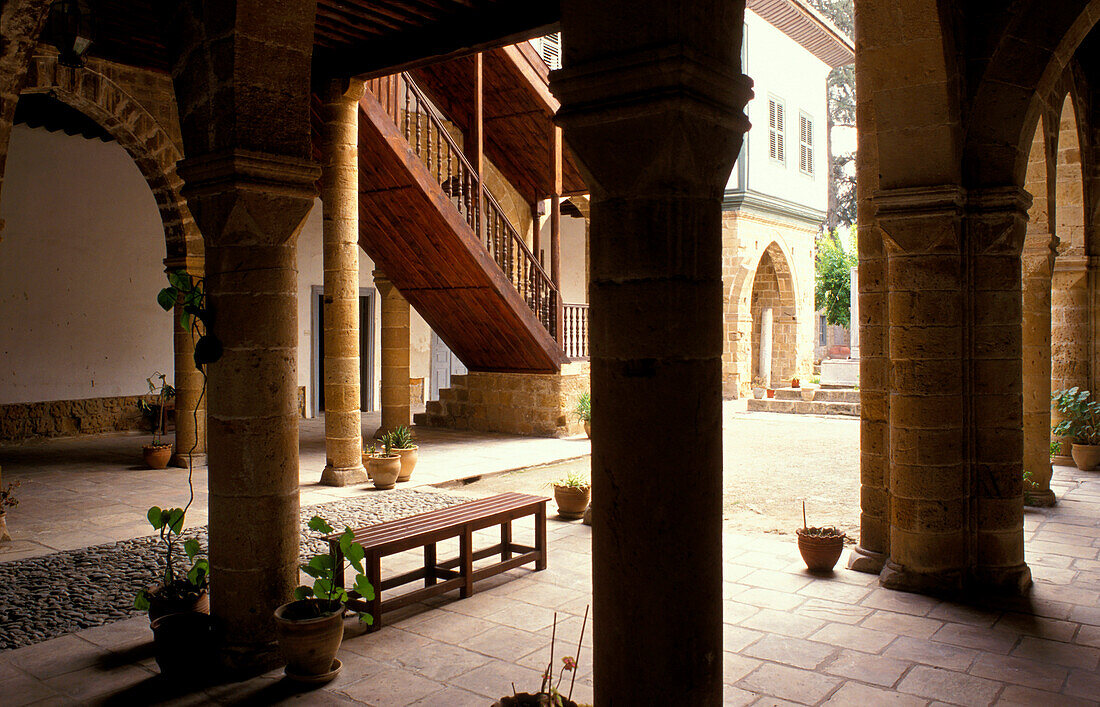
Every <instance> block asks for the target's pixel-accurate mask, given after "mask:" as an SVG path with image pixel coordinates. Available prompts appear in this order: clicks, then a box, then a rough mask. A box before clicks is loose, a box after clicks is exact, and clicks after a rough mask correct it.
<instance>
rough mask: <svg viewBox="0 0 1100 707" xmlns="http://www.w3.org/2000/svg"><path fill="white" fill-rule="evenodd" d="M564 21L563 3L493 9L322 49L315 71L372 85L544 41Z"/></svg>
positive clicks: (536, 0) (542, 0) (546, 0)
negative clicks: (431, 66)
mask: <svg viewBox="0 0 1100 707" xmlns="http://www.w3.org/2000/svg"><path fill="white" fill-rule="evenodd" d="M560 21H561V6H560V0H528V1H527V2H522V3H519V2H510V3H499V4H493V5H491V6H489V7H486V8H485V9H483V10H473V9H471V10H469V11H464V12H462V13H461V14H457V15H453V16H451V17H449V18H447V19H445V20H440V21H438V22H433V23H430V24H428V25H425V26H423V27H418V28H414V29H409V30H407V31H404V32H395V33H393V34H389V35H387V36H386V37H384V38H378V37H372V38H370V39H367V40H366V41H363V42H360V43H356V44H354V45H344V46H341V47H327V48H326V47H316V48H315V49H314V54H313V56H314V68H315V71H319V72H320V73H321V74H322V75H324V76H332V77H337V76H347V77H350V76H356V77H359V78H362V79H371V78H375V77H378V76H384V75H386V74H392V73H396V72H398V71H407V70H409V69H413V68H416V67H418V66H424V65H425V64H430V63H434V62H437V61H444V60H446V59H454V58H457V57H460V56H466V55H469V54H474V53H476V52H480V51H485V50H487V49H494V48H497V47H503V46H507V45H509V44H515V43H516V42H521V41H523V40H526V39H532V38H534V37H541V36H543V35H546V34H550V33H551V32H556V31H558V26H559V23H560Z"/></svg>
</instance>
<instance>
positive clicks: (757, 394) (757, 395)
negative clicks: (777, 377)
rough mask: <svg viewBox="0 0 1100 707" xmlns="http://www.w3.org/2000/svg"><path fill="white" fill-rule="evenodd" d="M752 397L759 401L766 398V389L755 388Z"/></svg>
mask: <svg viewBox="0 0 1100 707" xmlns="http://www.w3.org/2000/svg"><path fill="white" fill-rule="evenodd" d="M752 397H754V398H756V399H757V400H760V399H761V398H763V397H764V389H763V388H753V389H752Z"/></svg>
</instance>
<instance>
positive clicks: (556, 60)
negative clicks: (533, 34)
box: [539, 32, 561, 70]
mask: <svg viewBox="0 0 1100 707" xmlns="http://www.w3.org/2000/svg"><path fill="white" fill-rule="evenodd" d="M539 45H540V52H539V53H540V54H542V60H543V61H545V62H546V65H547V66H549V67H550V69H551V70H554V69H560V68H561V32H555V33H554V34H548V35H546V36H545V37H543V38H542V41H541V42H539Z"/></svg>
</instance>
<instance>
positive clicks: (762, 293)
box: [748, 241, 798, 387]
mask: <svg viewBox="0 0 1100 707" xmlns="http://www.w3.org/2000/svg"><path fill="white" fill-rule="evenodd" d="M790 263H791V259H790V258H789V257H788V255H787V254H786V253H785V252H784V251H783V248H782V247H781V246H780V245H779V242H778V241H772V242H771V243H770V244H768V246H767V247H766V248H764V251H763V252H762V253H761V254H760V258H759V259H758V260H757V265H756V268H755V270H754V271H753V277H752V280H751V283H750V288H751V289H750V291H749V313H750V316H751V320H750V322H749V326H750V327H751V331H750V339H749V340H750V342H751V344H750V356H749V361H748V363H749V371H750V375H749V381H750V382H751V381H753V380H755V379H756V378H757V376H760V377H762V378H764V383H765V385H767V386H770V387H781V386H784V385H788V384H789V383H790V379H791V378H792V377H794V376H795V375H797V370H798V330H797V322H798V319H797V308H796V303H797V301H798V300H797V296H796V289H795V288H796V285H795V278H794V273H793V271H792V270H791V265H790ZM768 309H770V310H771V315H770V319H771V340H770V349H771V357H770V358H771V360H770V375H767V374H768V371H765V370H763V368H762V363H763V362H762V360H761V351H762V350H764V349H765V348H767V344H768V343H769V342H765V341H764V338H765V337H766V336H767V324H766V323H765V318H766V317H767V314H766V310H768Z"/></svg>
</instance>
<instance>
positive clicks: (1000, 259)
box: [966, 187, 1031, 594]
mask: <svg viewBox="0 0 1100 707" xmlns="http://www.w3.org/2000/svg"><path fill="white" fill-rule="evenodd" d="M1029 206H1031V195H1030V194H1028V193H1027V192H1026V191H1024V190H1023V189H1022V188H1019V187H1003V188H989V189H982V190H974V189H971V190H970V193H969V194H968V195H967V220H966V244H967V247H968V254H967V259H968V264H967V270H968V273H969V292H968V297H969V300H970V301H969V312H968V315H969V316H968V321H967V328H968V331H967V345H968V349H969V351H968V352H967V355H968V356H969V359H970V361H969V370H968V385H967V387H968V391H967V392H968V394H969V395H968V397H969V400H968V409H967V418H968V423H969V427H970V429H969V430H968V440H967V441H968V444H969V445H971V448H970V453H969V456H970V459H969V474H968V476H969V479H970V485H971V489H972V491H971V496H972V497H971V517H970V521H969V522H970V526H971V528H972V531H971V532H972V538H971V542H972V543H973V546H972V547H973V560H972V573H973V579H974V581H975V582H976V583H977V585H978V586H979V587H981V588H985V589H992V590H994V591H1005V592H1009V593H1013V594H1015V593H1020V592H1022V591H1023V590H1024V589H1026V588H1027V587H1028V586H1029V585H1030V584H1031V570H1030V569H1028V566H1027V565H1026V564H1025V563H1024V485H1023V473H1024V419H1023V411H1024V403H1023V296H1022V282H1023V280H1022V275H1021V253H1022V251H1023V245H1024V236H1025V233H1026V231H1027V210H1028V207H1029Z"/></svg>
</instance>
